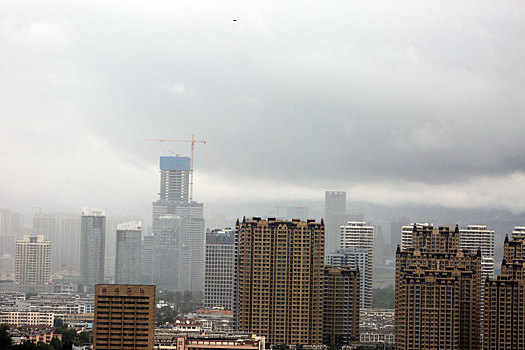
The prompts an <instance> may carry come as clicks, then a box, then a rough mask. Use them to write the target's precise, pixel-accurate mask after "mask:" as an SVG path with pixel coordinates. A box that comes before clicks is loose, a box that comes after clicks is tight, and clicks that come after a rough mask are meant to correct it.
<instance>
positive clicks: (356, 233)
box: [340, 221, 374, 307]
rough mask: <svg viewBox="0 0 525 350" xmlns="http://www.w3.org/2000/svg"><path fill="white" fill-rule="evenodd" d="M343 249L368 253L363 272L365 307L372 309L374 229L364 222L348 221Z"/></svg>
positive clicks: (343, 230) (343, 229) (342, 229)
mask: <svg viewBox="0 0 525 350" xmlns="http://www.w3.org/2000/svg"><path fill="white" fill-rule="evenodd" d="M340 230H341V231H340V233H341V240H340V242H341V248H342V249H344V248H350V247H355V248H360V249H366V251H367V252H368V255H367V258H368V260H367V262H366V270H365V271H363V272H362V277H361V278H363V280H364V301H363V302H362V303H361V305H363V307H372V271H373V266H374V227H373V226H367V225H366V222H363V221H348V222H347V223H346V224H345V225H343V226H341V229H340Z"/></svg>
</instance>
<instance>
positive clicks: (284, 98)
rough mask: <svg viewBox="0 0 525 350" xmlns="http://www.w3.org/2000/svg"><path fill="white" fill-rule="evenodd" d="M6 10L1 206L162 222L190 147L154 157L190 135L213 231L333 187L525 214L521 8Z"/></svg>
mask: <svg viewBox="0 0 525 350" xmlns="http://www.w3.org/2000/svg"><path fill="white" fill-rule="evenodd" d="M1 6H2V14H1V15H0V62H1V63H2V65H1V66H2V68H0V72H1V73H0V74H1V77H2V81H3V84H2V87H0V96H1V97H0V98H1V100H0V101H1V102H0V103H1V105H2V113H1V115H0V119H1V123H2V128H0V136H1V137H2V145H1V148H0V154H1V158H2V164H3V169H4V171H3V172H2V181H1V182H0V198H2V202H1V206H2V207H6V208H11V209H14V210H18V211H21V212H23V213H25V214H26V216H27V215H30V214H32V213H34V212H36V211H37V210H38V209H34V208H35V207H36V208H42V210H43V211H46V212H52V211H76V212H78V211H79V210H80V208H81V207H82V206H84V205H95V206H100V207H103V208H105V209H106V210H107V211H108V213H130V214H138V215H141V216H144V217H148V216H149V215H150V214H149V213H150V211H151V202H152V201H153V200H155V194H156V192H157V191H158V156H159V155H170V154H172V153H171V152H173V153H176V154H181V155H189V145H187V144H182V143H181V144H166V145H159V144H156V143H147V142H144V141H143V139H144V138H147V137H154V138H155V137H171V138H178V139H186V138H189V137H190V135H191V134H192V133H194V134H195V135H196V137H197V138H198V139H204V140H206V141H207V142H208V143H207V144H206V145H197V146H196V156H195V169H196V175H195V182H196V186H195V195H194V197H195V198H197V199H198V200H199V201H202V202H204V203H206V212H207V216H208V217H212V216H214V215H218V216H224V217H226V218H228V219H229V218H235V217H237V216H239V215H243V214H245V212H241V211H240V210H239V209H240V208H243V207H250V206H252V207H253V208H254V209H253V210H252V209H250V210H249V211H250V213H248V214H254V215H255V214H264V212H265V211H267V209H268V208H271V207H273V206H275V205H276V204H279V203H284V204H287V203H315V202H318V203H319V207H321V205H322V200H323V193H324V190H328V189H329V190H332V189H341V190H345V191H347V198H348V200H349V201H350V202H351V203H352V202H356V203H364V205H365V206H366V205H369V206H376V205H378V206H380V207H387V208H395V207H396V206H408V208H418V207H420V206H429V207H436V208H442V209H439V210H446V209H447V208H449V209H461V210H492V209H494V210H502V211H510V212H512V213H514V214H518V215H519V214H521V213H522V212H523V211H524V210H525V199H524V198H525V195H524V194H525V181H524V180H525V173H524V164H525V163H524V161H523V160H524V156H525V154H524V148H523V147H522V131H523V130H524V123H525V120H524V118H523V117H522V115H523V112H524V108H525V101H524V100H523V99H522V98H521V96H522V92H523V88H524V83H525V82H524V77H525V71H524V66H523V64H522V62H523V55H524V53H525V44H524V43H523V40H521V39H522V35H521V33H523V29H524V26H525V24H524V23H523V20H522V19H523V16H524V14H525V13H524V12H525V11H524V8H523V6H521V4H520V2H518V1H513V2H505V3H504V4H501V3H494V2H490V1H477V2H455V1H441V2H439V3H434V2H413V1H402V2H396V3H392V2H388V1H374V2H365V3H359V2H346V1H335V2H330V3H321V2H307V3H304V2H296V1H288V2H286V3H282V2H279V3H277V2H265V3H264V4H263V3H260V2H255V1H248V2H246V1H229V2H222V3H220V4H219V3H217V2H212V1H202V2H198V3H195V2H191V3H189V2H148V3H144V2H138V1H131V2H129V1H126V2H112V3H107V2H104V3H102V2H100V3H92V2H91V3H85V2H78V1H72V2H67V3H60V2H44V3H43V2H38V1H16V2H12V1H2V5H1ZM234 20H235V21H234ZM170 150H171V151H170ZM257 203H260V205H257ZM311 206H314V205H311ZM313 213H315V209H313ZM396 214H397V213H396ZM319 215H322V210H319ZM393 215H395V214H393ZM399 215H401V214H399ZM405 215H407V216H411V213H410V212H405ZM392 217H393V216H392ZM392 217H390V216H388V217H386V218H385V219H387V220H390V219H391V218H392Z"/></svg>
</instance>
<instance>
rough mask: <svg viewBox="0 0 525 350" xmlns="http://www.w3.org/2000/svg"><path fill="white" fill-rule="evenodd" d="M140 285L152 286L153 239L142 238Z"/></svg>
mask: <svg viewBox="0 0 525 350" xmlns="http://www.w3.org/2000/svg"><path fill="white" fill-rule="evenodd" d="M140 257H141V259H140V260H141V261H140V263H141V264H140V265H141V268H140V270H141V272H142V283H143V284H153V280H154V275H153V273H154V272H155V271H156V270H155V268H154V266H155V237H154V236H144V238H143V240H142V246H141V250H140Z"/></svg>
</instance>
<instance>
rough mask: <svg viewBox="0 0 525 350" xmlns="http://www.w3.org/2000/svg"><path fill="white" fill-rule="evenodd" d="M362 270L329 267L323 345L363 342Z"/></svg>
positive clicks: (325, 296) (326, 270) (325, 282)
mask: <svg viewBox="0 0 525 350" xmlns="http://www.w3.org/2000/svg"><path fill="white" fill-rule="evenodd" d="M359 299H360V293H359V271H358V270H357V269H351V268H349V267H341V268H337V267H333V266H325V269H324V307H323V344H325V345H338V346H342V345H349V344H350V343H351V342H355V341H359V304H360V302H359Z"/></svg>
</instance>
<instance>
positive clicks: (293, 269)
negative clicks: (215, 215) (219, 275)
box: [234, 218, 324, 345]
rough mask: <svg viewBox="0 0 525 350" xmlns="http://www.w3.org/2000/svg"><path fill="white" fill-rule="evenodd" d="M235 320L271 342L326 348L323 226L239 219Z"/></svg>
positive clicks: (237, 323) (314, 223)
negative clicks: (324, 341)
mask: <svg viewBox="0 0 525 350" xmlns="http://www.w3.org/2000/svg"><path fill="white" fill-rule="evenodd" d="M236 230H237V240H236V251H237V261H236V271H235V275H236V286H235V307H234V313H235V320H236V326H237V329H238V331H240V332H250V333H253V334H257V335H261V336H264V337H266V340H267V342H268V343H269V344H273V345H277V344H317V345H321V344H322V333H323V294H324V288H323V284H324V223H323V221H321V222H320V223H316V222H315V221H314V220H308V221H306V222H304V221H300V220H292V221H280V220H276V219H273V218H269V219H268V220H262V219H261V218H253V219H243V220H242V222H239V221H237V225H236Z"/></svg>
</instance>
